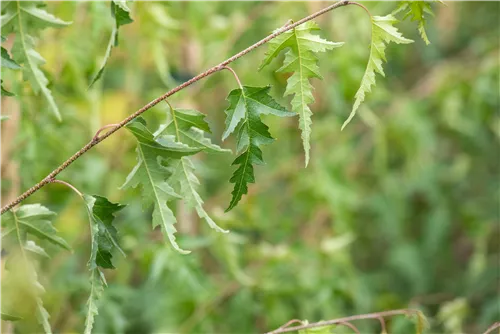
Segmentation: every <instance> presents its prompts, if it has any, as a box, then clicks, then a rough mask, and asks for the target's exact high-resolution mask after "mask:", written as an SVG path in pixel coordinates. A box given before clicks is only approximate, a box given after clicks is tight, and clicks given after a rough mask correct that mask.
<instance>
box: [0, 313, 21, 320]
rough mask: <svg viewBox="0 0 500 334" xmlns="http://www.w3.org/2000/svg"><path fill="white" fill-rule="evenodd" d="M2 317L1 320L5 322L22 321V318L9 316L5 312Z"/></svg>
mask: <svg viewBox="0 0 500 334" xmlns="http://www.w3.org/2000/svg"><path fill="white" fill-rule="evenodd" d="M0 315H1V319H2V320H3V321H17V320H21V319H22V318H21V317H18V316H17V315H12V314H7V313H3V312H1V313H0Z"/></svg>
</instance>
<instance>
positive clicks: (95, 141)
mask: <svg viewBox="0 0 500 334" xmlns="http://www.w3.org/2000/svg"><path fill="white" fill-rule="evenodd" d="M347 5H358V6H359V4H358V3H357V2H354V1H349V0H341V1H339V2H336V3H334V4H333V5H330V6H328V7H325V8H323V9H322V10H320V11H318V12H316V13H314V14H311V15H309V16H307V17H304V18H303V19H301V20H299V21H297V22H295V23H292V24H290V25H285V26H283V27H281V28H280V29H278V30H276V31H275V32H273V33H272V34H271V35H269V36H267V37H265V38H263V39H261V40H260V41H258V42H257V43H255V44H253V45H252V46H249V47H248V48H246V49H245V50H243V51H241V52H239V53H237V54H235V55H234V56H232V57H230V58H228V59H226V60H224V61H223V62H222V63H220V64H218V65H216V66H214V67H212V68H210V69H208V70H206V71H205V72H203V73H200V74H198V75H197V76H195V77H194V78H192V79H190V80H188V81H186V82H184V83H183V84H181V85H179V86H177V87H175V88H173V89H172V90H170V91H168V92H167V93H165V94H163V95H162V96H160V97H158V98H156V99H154V100H153V101H151V102H149V103H148V104H146V105H145V106H143V107H142V108H140V109H139V110H137V111H136V112H134V113H133V114H132V115H130V116H128V117H127V118H125V119H124V120H123V121H121V122H120V123H118V124H117V125H116V127H114V128H112V129H111V130H110V131H108V132H106V133H105V134H103V135H102V136H100V137H97V138H95V139H94V138H93V139H92V140H91V141H90V142H88V143H87V144H86V145H85V146H84V147H82V148H81V149H80V150H79V151H78V152H76V153H75V154H73V155H72V156H71V157H70V158H69V159H68V160H66V161H65V162H63V163H62V164H61V165H60V166H59V167H57V168H56V169H55V170H53V171H52V172H50V174H49V175H47V176H46V177H45V178H44V179H43V180H41V181H40V182H39V183H37V184H35V185H34V186H33V187H31V188H30V189H28V190H27V191H25V192H24V193H23V194H22V195H20V196H19V197H17V198H16V199H15V200H14V201H12V202H11V203H9V204H7V205H5V206H4V207H3V208H2V210H1V212H0V213H2V214H3V213H4V212H6V211H7V210H10V209H12V208H13V207H14V206H16V205H17V204H19V203H21V202H22V201H23V200H24V199H26V198H27V197H29V196H31V195H32V194H33V193H35V192H36V191H38V190H39V189H40V188H42V187H43V186H45V185H47V184H48V183H50V182H51V180H52V179H54V178H55V177H56V176H57V175H58V174H59V173H60V172H62V171H63V170H64V169H66V168H67V167H68V166H69V165H71V164H72V163H73V162H74V161H75V160H76V159H78V158H79V157H80V156H82V155H83V154H84V153H85V152H87V151H88V150H90V149H91V148H92V147H94V146H95V145H97V144H99V143H100V142H101V141H103V140H104V139H106V138H108V137H109V136H111V135H112V134H113V133H115V132H116V131H118V130H119V129H121V128H123V127H124V126H125V125H127V123H128V122H130V121H131V120H133V119H134V118H136V117H138V116H139V115H141V114H142V113H144V112H145V111H147V110H149V109H151V108H152V107H154V106H155V105H157V104H158V103H160V102H161V101H163V100H165V99H166V98H167V97H169V96H171V95H173V94H175V93H177V92H178V91H180V90H182V89H184V88H186V87H188V86H190V85H192V84H193V83H195V82H197V81H199V80H201V79H203V78H205V77H207V76H209V75H211V74H213V73H215V72H217V71H220V70H221V69H222V68H223V67H224V66H226V65H228V64H229V63H232V62H233V61H235V60H237V59H238V58H241V57H243V56H244V55H246V54H247V53H249V52H251V51H253V50H255V49H256V48H258V47H259V46H261V45H263V44H265V43H267V42H269V41H270V40H272V39H273V38H275V37H277V36H279V35H281V34H283V33H284V32H286V31H288V30H291V29H293V28H295V27H296V26H299V25H301V24H302V23H304V22H307V21H310V20H312V19H315V18H316V17H318V16H320V15H323V14H325V13H327V12H329V11H331V10H333V9H336V8H339V7H342V6H347Z"/></svg>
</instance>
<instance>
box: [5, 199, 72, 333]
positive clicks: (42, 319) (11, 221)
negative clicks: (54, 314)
mask: <svg viewBox="0 0 500 334" xmlns="http://www.w3.org/2000/svg"><path fill="white" fill-rule="evenodd" d="M52 215H54V213H53V212H51V211H50V210H48V209H47V208H45V207H43V206H41V205H39V204H31V205H23V206H21V207H20V208H19V209H18V210H16V211H8V212H6V213H5V214H4V215H3V216H2V226H3V227H5V228H7V229H10V228H12V227H14V230H15V233H12V235H13V236H14V237H15V238H16V243H17V244H18V247H19V251H20V252H19V253H20V254H21V261H16V264H20V265H21V270H22V271H23V275H22V277H23V278H25V279H26V280H27V282H28V287H29V290H28V293H29V294H30V295H31V296H32V298H33V299H34V301H35V303H36V318H37V320H38V322H39V323H40V324H41V325H42V327H43V329H44V331H45V333H52V330H51V328H50V323H49V314H48V312H47V310H46V309H45V308H44V306H43V301H42V298H41V297H40V296H41V295H42V294H43V293H44V292H45V289H44V288H43V286H42V285H41V284H40V282H38V275H37V272H36V270H35V268H34V267H33V265H32V263H31V261H30V260H29V258H28V256H27V255H26V250H29V251H31V250H30V247H32V246H33V245H34V243H33V244H31V243H29V242H27V240H26V235H27V234H33V235H36V236H38V237H39V238H41V239H45V240H48V241H50V242H52V243H55V244H57V245H59V246H62V247H65V248H68V249H69V246H67V244H66V242H65V241H64V240H63V239H61V238H59V237H57V236H56V235H55V232H56V230H55V228H54V227H53V226H52V225H51V223H50V222H49V221H46V220H41V219H45V218H47V217H48V216H52ZM7 235H9V234H7V233H6V234H4V235H2V237H4V236H7ZM37 251H39V249H37Z"/></svg>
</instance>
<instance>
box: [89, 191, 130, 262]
mask: <svg viewBox="0 0 500 334" xmlns="http://www.w3.org/2000/svg"><path fill="white" fill-rule="evenodd" d="M83 199H84V201H85V204H86V206H87V213H88V215H89V220H90V225H91V234H92V247H91V256H90V260H89V263H88V266H89V269H90V270H93V269H95V268H96V267H97V266H99V267H101V268H108V269H114V268H115V267H114V266H113V263H112V262H111V258H112V256H113V255H112V251H113V248H116V249H118V250H119V251H120V252H121V253H122V254H123V255H125V253H124V252H123V250H122V249H121V248H120V246H119V245H118V242H117V241H116V238H117V234H118V232H117V231H116V228H115V227H114V226H113V219H114V218H115V217H114V215H115V213H116V212H118V211H120V210H121V209H123V208H124V205H120V204H115V203H111V202H110V201H108V200H107V199H106V198H104V197H101V196H97V195H94V196H90V195H83Z"/></svg>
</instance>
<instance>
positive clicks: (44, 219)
mask: <svg viewBox="0 0 500 334" xmlns="http://www.w3.org/2000/svg"><path fill="white" fill-rule="evenodd" d="M54 215H55V213H54V212H52V211H50V210H49V209H47V208H46V207H44V206H42V205H40V204H28V205H23V206H21V207H20V208H19V209H18V210H16V211H15V213H14V212H12V211H9V212H6V213H5V214H4V215H3V216H2V225H4V224H5V226H6V227H9V226H18V227H19V229H20V231H21V232H22V233H28V234H31V235H34V236H37V237H38V238H40V239H44V240H47V241H49V242H51V243H52V244H54V245H57V246H59V247H62V248H65V249H67V250H71V247H69V245H68V244H67V243H66V241H65V240H64V239H63V238H61V237H59V236H58V235H57V230H56V229H55V227H54V226H53V225H52V223H51V222H50V221H49V220H48V219H50V218H51V217H52V216H54Z"/></svg>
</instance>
